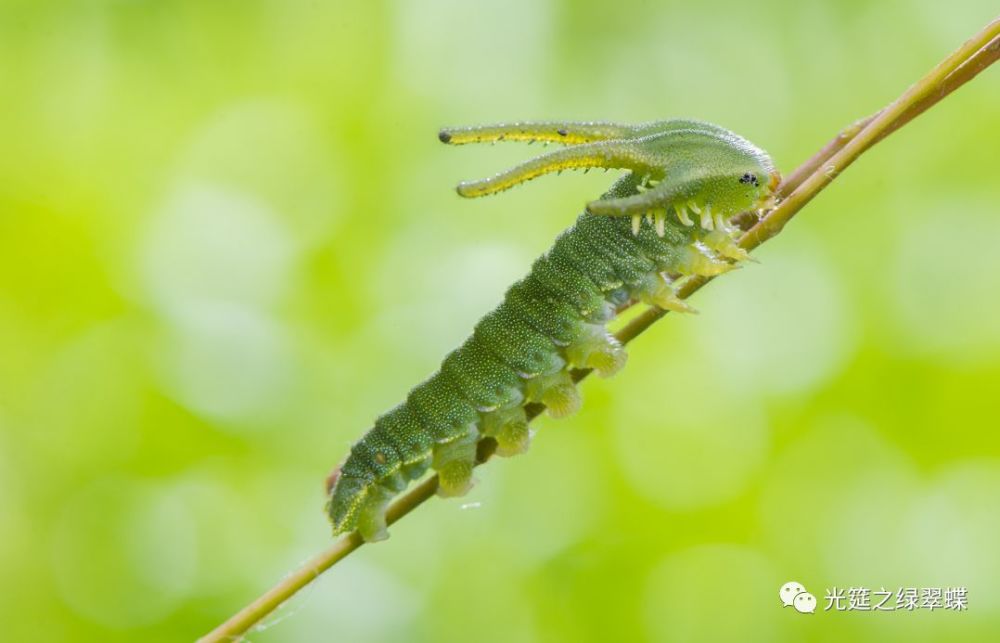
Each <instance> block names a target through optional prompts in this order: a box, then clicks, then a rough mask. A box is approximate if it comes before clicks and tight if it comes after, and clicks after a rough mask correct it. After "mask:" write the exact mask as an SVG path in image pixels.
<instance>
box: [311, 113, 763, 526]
mask: <svg viewBox="0 0 1000 643" xmlns="http://www.w3.org/2000/svg"><path fill="white" fill-rule="evenodd" d="M599 125H600V127H601V128H604V129H602V130H601V132H600V135H601V136H607V135H608V134H607V132H609V131H611V132H612V133H611V135H614V136H620V137H621V138H616V139H612V140H608V141H598V142H592V143H584V144H582V145H578V146H576V147H570V148H567V149H566V150H562V151H559V152H555V153H554V154H548V155H545V156H543V157H541V160H536V161H532V162H529V163H526V164H525V165H523V166H521V168H519V169H515V170H512V171H511V172H508V173H504V174H500V175H497V177H494V178H493V179H487V180H486V181H485V182H479V184H484V183H486V182H490V181H492V182H493V183H494V185H493V188H492V189H493V191H496V190H499V189H506V187H505V185H506V182H508V181H509V180H511V175H512V174H514V173H517V172H521V173H522V175H521V178H520V179H518V180H526V179H528V178H533V176H535V175H537V174H536V173H535V169H533V168H535V167H536V166H537V165H539V164H547V165H548V166H549V167H556V168H558V164H559V163H561V162H563V161H564V160H565V157H567V156H568V155H570V153H576V154H577V155H579V154H583V155H584V156H586V155H590V154H591V153H592V152H594V151H595V149H596V148H595V146H599V147H600V148H601V149H600V150H597V151H599V152H600V153H601V154H605V153H606V154H607V157H608V158H612V159H613V161H614V162H613V163H609V164H610V165H613V166H615V167H620V166H622V164H621V163H619V161H620V160H621V159H629V161H628V165H625V167H628V168H629V169H632V172H631V173H630V174H628V175H627V176H625V177H623V178H622V179H620V180H619V181H617V182H616V183H615V185H614V186H613V187H612V188H611V190H610V191H609V192H608V193H607V194H605V195H604V196H603V197H602V199H601V200H599V201H596V202H593V203H591V204H590V205H589V206H588V211H587V212H585V213H584V214H582V215H580V216H579V218H578V219H577V221H576V223H575V225H574V226H573V227H571V228H569V229H568V230H566V231H565V232H564V233H563V234H562V235H560V236H559V237H558V238H557V239H556V241H555V243H554V245H553V246H552V248H551V249H550V250H549V251H548V252H547V253H545V254H544V255H543V256H542V257H540V258H539V259H538V260H537V261H535V263H534V264H533V265H532V268H531V271H530V272H529V274H528V275H527V276H526V277H524V278H523V279H522V280H520V281H518V282H517V283H515V284H514V285H513V286H511V287H510V289H509V290H508V291H507V293H506V295H505V297H504V300H503V302H502V303H501V304H500V305H499V306H498V307H497V308H496V309H494V310H493V311H492V312H490V313H488V314H487V315H486V316H485V317H483V319H482V320H481V321H480V322H479V323H478V324H477V325H476V327H475V330H474V332H473V333H472V335H471V336H470V337H469V338H468V339H467V340H466V341H465V343H464V344H462V345H461V346H460V347H459V348H457V349H456V350H455V351H453V352H452V353H450V354H449V355H448V356H447V357H446V358H445V359H444V361H443V363H442V366H441V369H440V370H439V371H437V372H436V373H434V374H433V375H432V376H431V377H430V378H428V379H427V380H426V381H424V382H423V383H421V384H419V385H417V386H416V387H415V388H414V389H412V390H411V391H410V393H409V395H408V396H407V398H406V401H405V402H403V403H402V404H400V405H399V406H397V407H396V408H394V409H392V410H391V411H389V412H388V413H386V414H385V415H382V416H381V417H379V418H378V419H377V420H376V421H375V426H374V428H373V429H372V430H371V431H370V432H369V433H368V434H367V435H366V436H364V437H363V438H362V439H361V440H360V441H358V442H357V443H355V444H354V446H353V447H352V449H351V452H350V455H349V456H348V457H347V459H346V460H345V461H344V463H343V465H342V466H341V468H340V470H339V474H338V475H337V477H336V481H335V484H334V486H333V488H332V491H331V495H330V500H329V504H328V511H329V515H330V518H331V520H332V522H333V526H334V531H335V533H340V532H345V531H349V530H352V529H354V528H359V529H360V531H361V533H362V536H364V538H365V539H366V540H377V539H380V538H383V537H385V535H386V533H385V530H384V512H385V508H386V507H387V505H388V502H389V501H390V500H391V498H392V497H393V496H394V495H395V494H397V493H398V492H400V491H401V490H402V489H403V488H405V486H406V484H407V483H408V482H409V481H410V480H413V479H416V478H418V477H420V476H421V475H423V474H424V472H425V471H426V470H427V468H428V467H429V466H431V465H432V462H433V466H434V467H435V468H436V469H439V470H442V468H443V467H446V466H447V465H448V464H449V463H454V462H458V463H459V464H461V465H462V466H461V467H459V469H460V471H461V473H460V475H459V482H458V483H456V485H457V486H456V487H455V489H454V495H459V494H461V493H463V492H464V490H465V487H463V486H462V485H461V480H462V479H464V478H462V476H464V475H465V471H466V468H465V465H467V468H468V471H469V472H470V473H471V466H472V462H471V459H472V457H473V456H474V445H475V440H476V439H477V438H478V437H479V436H480V435H481V434H483V433H485V432H488V431H486V429H489V427H494V428H495V427H496V426H499V425H504V424H505V423H506V424H510V425H511V426H515V427H517V428H521V424H520V423H521V422H523V410H522V409H523V406H524V405H526V404H527V403H529V402H531V401H543V400H545V401H548V402H550V408H551V406H552V403H551V402H553V401H555V402H556V403H558V402H559V401H565V400H567V399H568V398H567V397H566V396H565V395H562V394H561V393H559V391H565V390H566V387H567V378H566V376H565V374H566V373H567V372H568V370H569V369H570V368H574V367H595V366H596V367H597V368H598V370H599V371H600V370H601V369H602V367H606V366H607V365H608V364H609V363H616V364H618V365H620V364H621V363H623V362H624V352H623V350H622V348H621V346H620V345H618V343H617V341H616V340H615V339H614V338H613V337H612V336H611V335H610V334H608V332H607V330H606V329H605V325H606V324H607V323H608V322H609V321H611V319H612V318H613V317H614V315H615V312H616V310H617V309H618V308H619V307H620V306H622V305H623V304H626V303H628V302H632V301H637V300H642V301H650V295H651V293H652V291H653V290H655V289H656V288H657V287H658V285H662V283H663V277H662V276H661V275H663V274H669V275H674V276H676V275H689V274H717V273H715V272H704V270H703V269H702V268H699V266H700V264H697V263H692V261H691V258H690V257H691V256H692V255H691V249H692V248H699V247H700V248H701V250H696V252H699V253H702V255H703V254H704V252H703V250H704V247H703V246H701V245H698V246H696V245H695V244H697V242H699V241H700V240H704V239H705V237H706V234H707V232H706V231H705V230H703V229H702V228H701V227H698V226H686V225H683V224H682V223H680V222H679V221H677V220H676V219H675V218H673V217H670V218H668V220H666V221H665V222H664V223H663V224H661V226H660V227H661V229H662V232H663V236H658V234H657V232H656V231H655V229H654V226H653V225H650V224H649V223H644V224H642V225H641V227H640V228H639V230H638V233H637V234H634V233H633V231H632V228H631V222H630V221H629V219H628V218H622V217H621V216H619V215H630V214H635V213H636V212H645V211H647V210H651V209H653V208H664V207H669V205H670V203H671V200H674V199H679V200H681V201H683V202H685V203H687V202H690V201H695V202H697V203H700V204H702V205H709V206H711V208H712V210H713V211H715V212H717V213H718V212H723V213H725V215H726V216H727V217H728V216H734V215H735V214H738V213H739V212H743V211H745V210H748V209H751V208H752V207H754V206H755V205H756V204H759V203H760V202H761V201H762V200H763V199H765V198H766V197H767V196H769V195H770V187H769V186H767V185H765V183H767V179H766V177H767V176H768V175H769V174H773V173H774V168H773V165H772V164H771V161H770V159H769V158H768V157H767V156H766V154H764V153H763V152H762V151H760V150H759V149H758V148H756V147H754V146H752V145H750V144H749V143H747V142H746V141H745V140H743V139H741V138H739V137H737V136H736V135H734V134H732V133H731V132H729V131H728V130H724V129H722V128H719V127H717V126H713V125H708V124H704V123H697V122H693V121H667V122H664V123H655V124H651V125H645V126H639V127H631V128H629V127H623V126H613V125H606V124H599ZM553 126H554V127H558V124H553ZM587 126H588V125H582V126H581V127H587ZM507 127H508V131H509V129H510V128H511V127H513V126H507ZM534 127H536V128H537V127H538V126H534ZM589 127H592V128H596V127H597V126H595V125H589ZM609 128H617V129H613V130H611V129H609ZM562 131H568V129H567V130H560V135H562V134H561V132H562ZM595 131H596V130H595ZM586 134H587V132H586V131H583V132H582V134H581V136H584V135H586ZM573 135H574V136H575V135H576V134H575V131H573ZM493 138H496V136H495V135H493ZM442 140H445V138H444V134H443V135H442ZM581 148H588V149H583V151H582V152H581V151H580V150H581ZM553 163H555V165H553ZM581 167H582V166H581ZM525 168H528V174H527V175H525V174H524V172H525ZM747 172H752V173H755V175H756V174H759V175H760V176H761V177H765V178H764V180H761V181H759V182H758V183H759V185H751V184H747V183H745V182H743V181H741V180H740V177H743V176H745V174H746V173H747ZM649 178H652V179H653V180H658V181H659V185H658V186H657V187H655V188H652V189H650V190H647V191H645V192H640V186H641V185H642V184H643V183H644V182H645V181H646V180H647V179H649ZM466 185H471V184H466ZM654 193H656V195H655V199H654V197H651V196H649V195H653V194H654ZM664 195H669V199H668V200H667V201H662V197H663V196H664ZM656 199H660V201H657V200H656ZM636 203H642V207H641V209H638V210H637V209H636V207H635V204H636ZM605 215H611V216H605ZM702 255H698V256H702ZM713 261H715V262H716V263H715V264H713V265H718V264H719V263H721V262H720V261H719V260H718V259H717V258H716V259H713ZM616 360H617V361H616ZM616 368H617V366H613V367H607V373H610V372H613V371H614V370H616ZM560 378H561V379H560ZM559 385H561V386H562V387H563V388H562V389H558V386H559ZM568 386H570V387H571V386H572V385H571V384H570V385H568ZM557 389H558V390H557ZM552 392H555V393H558V394H559V395H556V396H554V397H551V398H547V397H545V395H546V394H548V393H552ZM570 392H571V393H572V391H570ZM570 397H572V396H570ZM570 401H572V400H570ZM556 406H558V404H556ZM569 406H570V407H571V406H572V405H571V404H570V405H569ZM568 408H569V407H568ZM525 426H526V425H525ZM524 430H526V429H524ZM448 479H449V480H450V478H448ZM445 482H446V478H445V476H444V473H442V485H444V484H445Z"/></svg>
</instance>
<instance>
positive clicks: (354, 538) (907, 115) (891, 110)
mask: <svg viewBox="0 0 1000 643" xmlns="http://www.w3.org/2000/svg"><path fill="white" fill-rule="evenodd" d="M998 57H1000V19H997V20H994V21H993V22H991V23H990V24H988V25H987V26H986V27H985V28H983V30H982V31H980V32H979V33H978V34H976V35H975V36H974V37H973V38H972V39H970V40H969V41H967V42H966V43H965V44H963V45H962V46H961V47H959V48H958V49H957V50H955V52H954V53H952V54H951V55H950V56H948V57H947V58H946V59H945V60H943V61H942V62H941V63H940V64H938V65H937V66H936V67H934V69H932V70H931V71H930V72H929V73H928V74H927V75H926V76H924V77H923V78H922V79H921V80H920V81H918V82H917V83H916V84H914V85H913V86H912V87H910V88H909V89H908V90H907V91H906V92H904V93H903V94H902V95H901V96H900V97H899V98H898V99H896V100H895V101H894V102H892V103H891V104H890V105H888V106H887V107H886V108H884V109H883V110H881V111H879V112H878V113H877V114H875V115H874V116H871V117H869V118H866V119H863V120H861V121H858V122H856V123H855V124H854V125H852V126H850V127H848V128H846V129H845V130H844V131H843V132H841V133H840V134H838V135H837V136H836V137H835V138H834V139H833V140H831V141H830V142H829V143H828V144H827V145H826V146H825V147H823V149H821V150H820V151H819V152H817V153H816V154H815V155H814V156H813V157H812V158H810V159H809V160H808V161H806V162H805V163H803V164H802V166H800V167H799V168H797V169H796V170H795V171H793V172H792V173H791V174H789V175H788V177H787V178H786V180H785V181H784V182H783V183H782V185H781V186H779V188H778V193H779V195H782V196H786V198H784V199H783V200H782V201H781V203H779V204H778V206H777V207H776V208H775V209H774V210H772V211H771V212H770V213H768V215H767V216H766V217H764V218H763V219H761V220H760V221H759V222H757V223H756V224H755V225H754V226H753V227H752V228H750V229H749V230H748V231H747V232H746V233H745V234H744V235H743V236H742V237H741V238H740V242H739V243H740V245H741V246H742V247H743V248H745V249H747V250H752V249H753V248H756V247H757V246H759V245H760V244H762V243H764V242H765V241H767V240H768V239H770V238H772V237H774V236H775V235H776V234H778V233H779V232H780V231H781V229H782V228H783V227H784V226H785V224H787V223H788V221H789V220H791V218H792V217H794V216H795V214H796V213H798V212H799V210H801V209H802V207H803V206H805V204H806V203H808V202H809V201H811V200H812V198H813V197H815V196H816V195H817V194H818V193H819V192H821V191H822V190H823V189H824V188H826V186H828V185H829V184H830V183H831V182H832V181H833V179H834V178H835V177H836V176H838V175H839V174H840V173H841V172H843V170H844V169H845V168H847V167H848V166H849V165H850V164H851V163H853V162H854V161H855V160H856V159H857V158H858V157H859V156H860V155H861V154H863V153H864V152H865V151H867V150H868V149H870V148H871V147H872V146H873V145H875V144H876V143H878V142H879V141H881V140H882V139H883V138H885V137H886V136H888V135H889V134H891V133H893V132H895V131H896V130H897V129H899V128H900V127H902V126H903V125H905V124H906V123H908V122H910V121H911V120H913V119H914V118H916V117H917V116H919V115H920V114H922V113H923V112H924V111H926V110H927V109H928V108H930V107H931V106H933V105H934V104H935V103H937V102H938V101H940V100H941V99H942V98H944V97H945V96H947V95H949V94H950V93H952V92H953V91H955V90H956V89H958V88H959V87H961V86H962V85H964V84H965V83H967V82H968V81H969V80H971V79H972V78H974V77H975V76H976V75H977V74H978V73H979V72H981V71H982V70H983V69H985V68H986V67H988V66H990V65H991V64H993V63H994V62H996V60H997V58H998ZM711 280H712V278H710V277H695V278H693V279H690V280H688V281H687V282H686V283H685V284H684V285H683V286H682V288H681V289H680V292H679V293H678V295H679V296H680V297H681V298H684V299H686V298H687V297H690V296H691V295H692V294H694V293H695V292H697V291H698V290H699V289H701V288H702V287H703V286H705V284H707V283H708V282H710V281H711ZM666 313H667V311H665V310H662V309H659V308H649V309H647V310H645V311H643V312H642V313H641V314H640V315H639V316H637V317H636V318H634V319H633V320H632V321H631V322H629V323H628V324H627V325H626V326H625V327H623V328H622V329H621V330H620V331H619V332H618V333H616V337H617V338H618V339H619V340H620V341H621V342H622V343H623V344H627V343H629V342H630V341H632V340H633V339H635V338H636V337H638V336H639V335H641V334H642V333H643V332H644V331H645V330H646V329H647V328H649V327H650V326H652V325H653V323H654V322H656V321H657V320H658V319H660V318H661V317H663V316H664V315H665V314H666ZM589 374H590V371H589V370H585V369H584V370H576V371H574V372H573V379H574V380H575V381H580V380H582V379H583V378H585V377H587V375H589ZM543 410H544V407H542V406H541V405H538V404H531V405H529V406H528V407H527V412H528V418H529V420H530V419H533V418H535V417H537V416H538V414H539V413H541V412H542V411H543ZM495 448H496V443H495V442H494V441H493V440H492V439H491V438H486V439H484V440H483V441H481V442H480V444H479V452H478V454H477V456H478V457H477V460H478V463H479V464H481V463H483V462H486V461H487V460H489V458H490V457H491V456H492V454H493V451H494V450H495ZM437 486H438V478H437V476H436V475H434V476H431V477H429V478H427V479H426V480H424V481H423V482H421V483H419V484H418V485H416V486H415V487H414V488H413V489H411V490H410V491H409V492H408V493H406V494H405V495H403V496H401V497H400V498H399V499H398V500H396V502H394V503H393V504H392V506H391V507H389V511H388V512H387V514H386V522H387V523H388V524H390V525H391V524H393V523H395V522H396V521H397V520H399V519H401V518H403V517H404V516H405V515H407V514H408V513H410V512H411V511H413V510H414V509H416V508H417V507H419V506H420V505H421V504H423V502H424V501H426V500H427V499H429V498H430V497H432V496H433V495H434V493H435V492H436V491H437ZM363 544H364V542H363V541H362V539H361V537H360V536H359V535H358V533H357V532H353V533H350V534H348V535H346V536H344V537H343V538H341V539H340V540H338V541H337V542H335V543H334V544H333V545H331V546H330V547H329V548H327V549H326V550H324V551H323V552H320V553H319V554H317V555H316V556H314V557H313V558H311V559H310V560H309V561H308V562H306V563H305V564H303V565H302V566H301V567H299V568H298V569H297V570H295V571H293V572H292V573H291V574H289V575H288V576H286V577H285V578H284V579H283V580H282V581H281V582H280V583H278V584H277V585H275V586H274V587H273V588H271V589H270V590H268V591H267V592H266V593H265V594H263V595H262V596H261V597H260V598H258V599H257V600H255V601H254V602H253V603H251V604H249V605H248V606H246V607H245V608H243V609H242V610H240V611H239V612H237V613H236V614H235V615H234V616H233V617H232V618H230V619H229V620H227V621H226V622H225V623H223V624H222V625H220V626H219V627H217V628H216V629H214V630H212V632H210V633H209V634H207V635H206V636H205V637H203V638H202V639H200V641H201V642H202V643H214V642H217V641H231V640H238V639H239V638H241V637H242V635H243V634H244V633H245V632H247V631H248V630H250V629H251V628H252V627H253V626H254V625H255V624H256V623H258V622H259V621H260V620H261V619H263V618H264V617H265V616H267V615H268V614H270V613H271V612H272V611H274V610H275V609H276V608H277V607H278V606H279V605H281V604H282V603H284V602H285V601H286V600H288V599H289V598H290V597H291V596H293V595H294V594H295V593H296V592H298V591H299V590H300V589H302V588H303V587H305V586H306V585H308V584H309V583H311V582H312V581H313V580H315V579H316V577H318V576H319V575H320V574H322V573H323V572H324V571H326V570H327V569H329V568H330V567H332V566H333V565H334V564H336V563H337V562H338V561H340V560H341V559H343V558H344V557H346V556H347V555H348V554H350V553H351V552H353V551H354V550H355V549H357V548H358V547H360V546H361V545H363Z"/></svg>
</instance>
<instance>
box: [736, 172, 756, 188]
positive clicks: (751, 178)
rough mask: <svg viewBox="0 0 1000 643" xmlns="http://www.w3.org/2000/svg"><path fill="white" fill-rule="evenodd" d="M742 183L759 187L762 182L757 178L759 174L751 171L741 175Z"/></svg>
mask: <svg viewBox="0 0 1000 643" xmlns="http://www.w3.org/2000/svg"><path fill="white" fill-rule="evenodd" d="M740 183H749V184H751V185H753V186H754V187H758V186H759V185H760V182H759V181H758V180H757V175H756V174H750V173H749V172H747V173H746V174H744V175H743V176H741V177H740Z"/></svg>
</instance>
